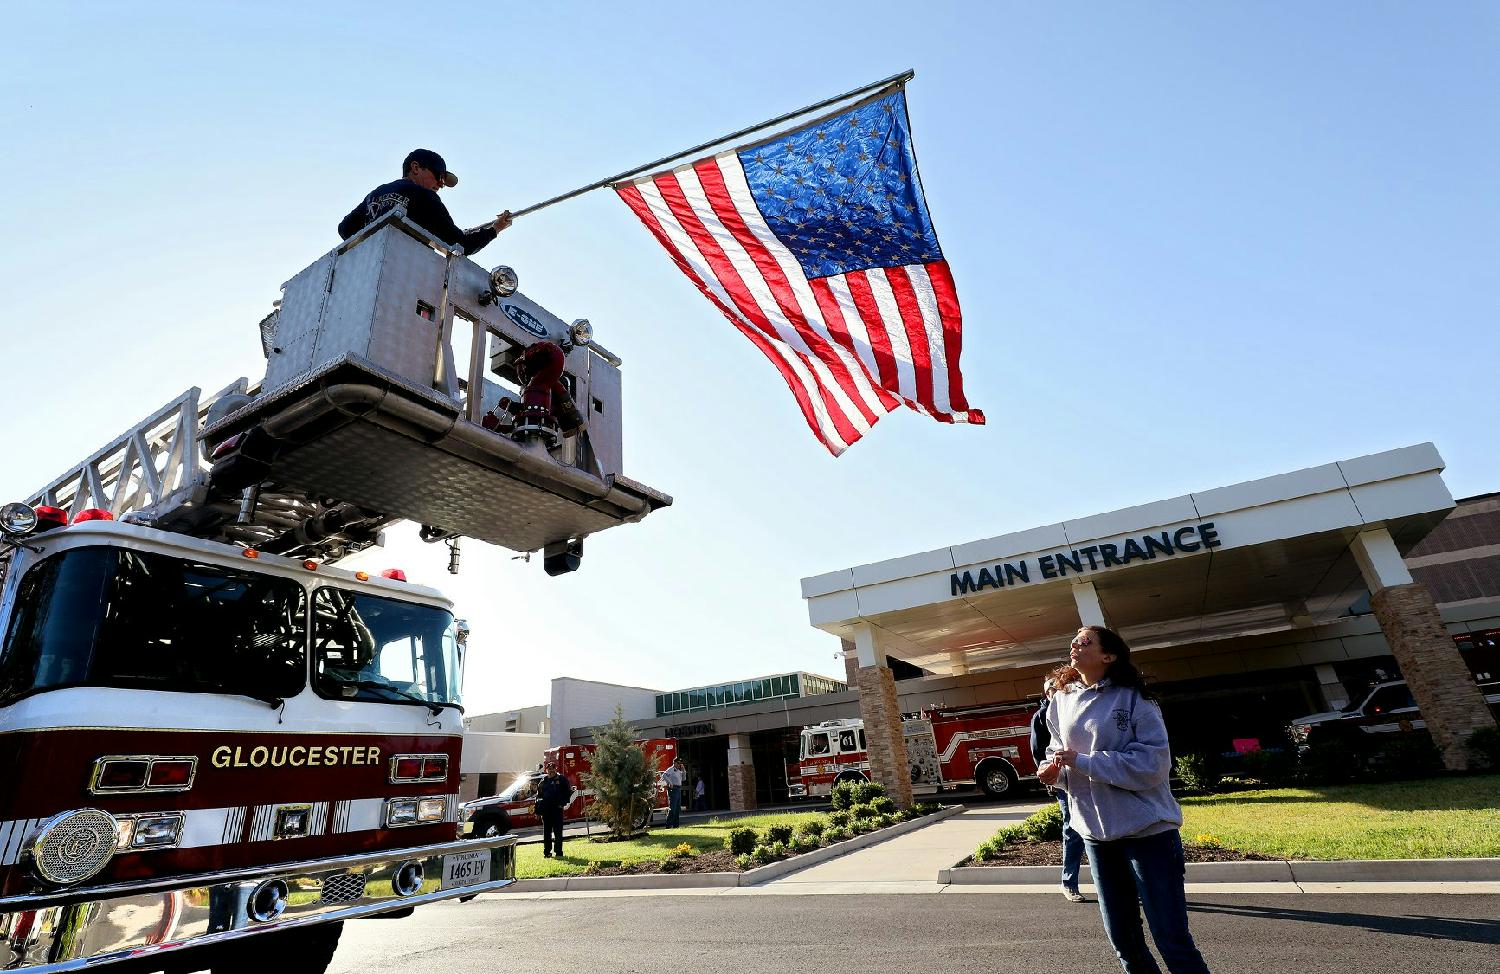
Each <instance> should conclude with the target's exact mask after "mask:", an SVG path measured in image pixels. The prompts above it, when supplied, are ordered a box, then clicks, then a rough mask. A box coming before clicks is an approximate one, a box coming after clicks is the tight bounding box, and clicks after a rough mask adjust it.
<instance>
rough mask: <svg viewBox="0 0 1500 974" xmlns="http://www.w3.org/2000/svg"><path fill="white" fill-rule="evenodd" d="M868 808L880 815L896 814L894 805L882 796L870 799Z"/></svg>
mask: <svg viewBox="0 0 1500 974" xmlns="http://www.w3.org/2000/svg"><path fill="white" fill-rule="evenodd" d="M870 807H871V808H873V809H875V811H877V812H879V813H880V814H882V815H894V814H896V803H895V802H894V801H892V800H891V799H889V798H887V797H886V796H884V795H879V796H876V797H875V798H872V799H870Z"/></svg>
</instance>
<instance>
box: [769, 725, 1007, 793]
mask: <svg viewBox="0 0 1500 974" xmlns="http://www.w3.org/2000/svg"><path fill="white" fill-rule="evenodd" d="M1035 713H1036V705H1035V704H986V705H983V706H978V707H957V708H951V709H950V708H938V709H935V710H929V711H924V712H923V713H921V714H918V715H916V716H912V717H907V718H905V719H904V720H903V721H902V729H903V736H904V737H905V738H906V754H907V762H908V765H909V767H910V770H911V782H912V791H913V792H915V793H917V794H931V793H933V792H936V791H939V790H943V789H947V788H957V787H963V786H969V785H976V784H977V785H978V786H979V787H980V788H981V789H983V790H984V792H985V793H986V794H988V795H992V796H994V795H1003V794H1005V793H1006V792H1009V791H1011V790H1013V789H1014V788H1015V787H1016V786H1017V784H1019V783H1020V782H1022V781H1033V780H1035V779H1036V762H1034V761H1032V760H1031V747H1030V741H1029V737H1030V734H1031V717H1032V715H1033V714H1035ZM800 754H801V761H800V762H799V765H798V772H799V775H800V779H801V780H800V781H798V780H793V781H792V782H791V783H790V786H789V790H790V792H791V795H792V797H793V798H805V797H813V798H824V797H827V796H828V795H829V794H830V793H831V792H832V791H833V786H834V785H836V784H838V783H839V782H841V781H868V780H869V778H870V754H869V751H868V750H867V749H866V747H865V724H864V721H863V720H860V719H859V718H857V717H856V718H852V719H846V720H829V721H824V722H823V723H821V724H817V725H815V726H813V727H804V728H803V729H802V744H801V750H800Z"/></svg>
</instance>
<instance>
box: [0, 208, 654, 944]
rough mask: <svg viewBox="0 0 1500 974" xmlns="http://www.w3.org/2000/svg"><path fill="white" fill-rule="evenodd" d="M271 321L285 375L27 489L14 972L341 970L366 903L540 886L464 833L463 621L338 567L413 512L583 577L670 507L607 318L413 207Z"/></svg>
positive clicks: (343, 254) (10, 801) (6, 887)
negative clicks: (348, 933) (552, 308)
mask: <svg viewBox="0 0 1500 974" xmlns="http://www.w3.org/2000/svg"><path fill="white" fill-rule="evenodd" d="M455 330H457V331H458V335H455ZM261 334H262V339H263V346H264V351H265V354H266V358H267V362H266V374H265V378H264V379H263V380H262V381H261V382H259V383H255V384H252V383H249V382H247V381H245V380H243V379H242V380H240V381H238V382H236V383H235V384H233V385H231V386H229V387H228V388H226V389H224V390H222V391H220V392H219V393H217V394H215V395H213V396H208V397H204V396H202V395H201V394H200V393H199V391H198V390H196V389H193V390H189V391H188V392H187V393H185V394H183V395H182V396H181V397H179V398H178V399H176V400H174V401H173V402H171V403H169V404H167V406H165V407H163V408H162V409H161V410H160V411H158V412H157V413H156V414H154V415H152V416H150V417H147V418H146V419H145V420H144V421H142V422H141V423H139V424H137V425H136V426H135V427H133V428H131V429H129V430H127V431H125V432H124V433H123V434H122V435H121V436H120V437H118V438H117V439H115V440H114V441H113V442H111V443H110V444H109V445H107V446H106V447H104V448H103V449H102V450H100V451H99V452H97V453H95V454H94V455H93V456H91V457H89V458H88V459H86V460H85V461H84V462H83V463H81V464H79V465H78V466H76V467H75V468H73V469H72V470H70V471H68V472H67V473H65V474H64V475H63V476H61V477H59V478H58V479H56V480H54V481H52V482H51V483H50V484H48V485H47V486H46V487H44V488H43V489H42V490H41V491H39V492H38V493H37V495H35V496H34V497H33V498H31V499H30V503H29V504H10V505H6V506H5V508H4V509H3V511H0V531H3V536H0V571H3V573H4V574H3V589H0V631H3V634H4V643H3V647H0V777H3V780H5V781H7V782H11V783H12V784H13V785H15V786H14V787H9V788H5V789H3V790H0V968H3V969H10V970H16V969H19V970H26V971H60V970H64V969H69V970H71V969H74V968H76V967H78V966H83V965H94V964H108V963H113V962H116V961H122V960H130V959H138V960H143V962H144V963H148V964H149V965H150V967H151V968H153V969H161V968H165V969H167V970H171V971H189V970H203V969H204V968H212V969H214V970H215V971H230V970H234V971H241V970H249V969H251V968H256V969H272V968H284V967H286V966H287V964H288V962H289V961H288V959H289V958H295V962H294V963H295V966H294V969H295V970H297V971H313V972H317V971H321V970H322V969H323V967H325V966H326V964H327V963H328V961H329V960H330V959H331V957H332V954H333V950H334V947H335V945H336V943H337V939H338V934H339V930H340V927H341V924H342V921H344V920H346V919H353V918H358V917H365V916H375V915H381V914H390V915H397V914H404V913H407V912H410V910H411V908H413V907H415V906H417V905H421V904H423V903H427V902H431V901H434V900H440V899H446V898H450V897H458V896H472V895H473V894H475V893H478V892H483V891H485V890H490V889H496V888H499V887H501V886H504V885H507V884H508V883H510V882H512V881H513V880H514V859H513V845H514V843H515V838H514V837H513V836H494V837H481V838H473V839H463V838H461V837H460V835H459V808H458V801H457V797H458V796H457V792H458V780H459V764H460V757H461V745H462V741H463V736H462V734H463V725H462V711H461V704H462V694H461V688H462V676H463V663H464V654H465V647H466V636H467V632H466V629H465V627H464V625H463V624H462V623H461V621H459V620H457V619H455V618H454V614H453V611H452V606H451V604H450V603H449V602H448V600H446V599H445V598H444V597H443V596H442V595H441V594H440V593H439V592H437V591H435V590H433V589H430V588H424V587H421V586H417V585H411V584H408V583H407V582H406V579H405V576H404V574H402V573H401V572H400V571H399V570H388V571H385V572H383V573H381V572H375V573H373V574H372V573H371V572H367V571H350V570H345V569H341V568H338V567H335V565H334V563H335V562H337V561H338V560H339V559H341V558H343V557H345V556H346V555H349V554H351V553H353V552H357V551H360V550H362V549H365V548H368V547H370V546H372V545H376V544H378V543H379V541H380V537H381V535H380V532H381V529H383V528H384V527H386V526H387V525H389V524H392V523H394V522H396V521H398V520H402V519H407V520H412V521H415V522H417V523H418V524H420V525H421V526H422V530H421V535H422V537H423V538H424V540H427V541H431V542H434V543H436V542H444V543H446V544H447V545H448V546H449V548H450V552H451V554H450V570H454V571H456V570H457V568H458V557H459V548H458V545H459V539H460V538H462V537H469V538H475V539H478V540H481V541H485V542H489V543H494V544H499V545H503V546H505V547H508V548H511V549H514V550H517V551H526V552H530V551H539V552H541V553H542V561H543V566H544V567H545V569H546V571H547V572H548V573H549V574H558V573H561V572H566V571H572V570H574V569H576V568H578V567H579V564H580V559H581V557H582V553H583V540H584V537H585V536H586V535H588V534H591V533H593V532H596V531H600V530H604V529H607V528H609V527H613V526H615V525H619V524H624V523H629V522H633V521H636V520H639V519H640V518H642V517H644V516H645V515H646V514H648V513H650V512H651V511H653V510H655V509H657V508H659V507H662V506H664V505H666V504H669V503H670V502H671V499H670V498H668V497H666V496H665V495H663V494H660V493H658V492H656V491H654V490H652V489H650V488H648V487H645V486H644V485H641V484H638V483H636V482H634V481H631V480H629V479H628V478H626V477H625V476H624V475H623V473H622V472H621V462H622V461H621V456H622V451H621V425H620V413H621V410H620V406H621V402H620V372H619V364H620V360H619V359H618V358H616V357H615V356H613V355H612V354H610V353H609V352H608V351H606V350H604V349H603V348H602V347H600V346H599V345H597V344H596V343H594V341H593V336H592V329H591V327H590V326H589V325H588V323H587V322H586V321H577V322H574V323H573V324H572V325H568V324H565V323H564V322H562V321H561V320H560V319H558V318H556V317H555V316H553V315H552V314H550V313H549V312H547V311H546V310H545V309H543V308H541V307H540V306H539V305H537V304H535V303H534V302H532V301H530V300H529V299H527V298H526V297H525V296H524V295H522V294H521V293H520V292H519V291H518V290H517V280H516V276H515V273H514V272H513V271H511V270H510V269H509V268H503V267H502V268H496V269H494V270H492V271H489V270H485V269H484V268H481V267H480V266H479V265H477V264H475V263H473V262H472V261H470V260H467V259H466V258H464V257H463V256H462V254H461V253H460V252H458V251H456V250H454V249H452V248H449V247H447V246H445V245H444V244H443V243H442V242H441V241H438V240H436V239H435V238H433V237H431V236H429V235H428V234H427V233H426V232H425V231H423V230H421V229H420V228H418V227H416V226H415V225H413V224H411V223H409V222H408V221H406V219H405V216H404V214H403V213H401V212H400V211H396V212H393V213H391V214H388V215H387V216H386V217H384V218H382V219H380V220H378V221H376V222H375V223H373V224H371V225H370V226H369V227H367V228H366V229H365V230H363V231H361V232H360V233H359V234H357V235H355V236H354V237H351V238H350V239H349V240H347V241H345V242H344V243H343V244H341V245H339V246H338V247H337V248H335V249H334V250H332V251H330V252H329V253H328V254H326V255H324V256H323V257H322V258H320V259H319V260H318V261H316V262H315V263H313V264H312V265H311V266H310V267H308V268H307V269H305V270H304V271H302V272H301V273H299V274H298V275H297V276H295V277H294V278H292V280H291V281H289V282H287V284H286V285H284V287H283V299H282V301H281V302H279V308H278V310H277V311H275V312H274V313H273V314H271V315H269V316H267V318H266V319H265V320H264V321H262V322H261ZM455 351H458V352H459V354H458V355H455ZM538 362H542V363H545V365H546V366H547V367H546V368H541V367H540V366H537V365H536V363H538ZM559 416H562V417H563V418H564V422H561V423H560V422H559V421H558V417H559ZM11 455H12V456H15V455H18V454H16V453H13V454H11Z"/></svg>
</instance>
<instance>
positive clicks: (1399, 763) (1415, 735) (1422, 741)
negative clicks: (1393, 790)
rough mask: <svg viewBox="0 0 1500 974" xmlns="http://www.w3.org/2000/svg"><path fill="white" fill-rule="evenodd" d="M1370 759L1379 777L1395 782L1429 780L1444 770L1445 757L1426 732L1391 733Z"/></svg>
mask: <svg viewBox="0 0 1500 974" xmlns="http://www.w3.org/2000/svg"><path fill="white" fill-rule="evenodd" d="M1389 736H1390V738H1391V739H1390V740H1388V741H1384V742H1382V746H1381V747H1380V750H1379V751H1378V752H1376V754H1374V755H1373V756H1372V757H1371V760H1370V769H1371V770H1372V771H1373V772H1374V773H1375V776H1376V777H1379V778H1386V779H1391V780H1395V781H1404V780H1406V779H1408V778H1426V777H1429V776H1431V775H1435V774H1437V773H1438V772H1440V771H1442V770H1443V756H1442V753H1441V752H1440V751H1438V749H1437V745H1436V744H1434V743H1432V737H1431V736H1429V735H1428V734H1427V733H1426V732H1425V731H1420V732H1412V733H1409V734H1391V735H1389Z"/></svg>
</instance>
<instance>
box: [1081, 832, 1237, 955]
mask: <svg viewBox="0 0 1500 974" xmlns="http://www.w3.org/2000/svg"><path fill="white" fill-rule="evenodd" d="M1084 846H1085V847H1086V848H1087V850H1088V855H1089V870H1090V871H1091V872H1092V873H1093V877H1094V889H1095V890H1097V891H1098V893H1099V913H1100V915H1101V916H1102V917H1103V918H1104V932H1105V933H1106V934H1107V935H1108V936H1109V943H1110V946H1112V947H1114V949H1115V954H1116V956H1118V957H1119V958H1120V966H1121V967H1123V968H1124V969H1125V974H1161V968H1160V967H1158V966H1156V960H1155V958H1153V957H1152V956H1151V952H1150V951H1149V950H1147V949H1146V936H1145V934H1144V933H1143V932H1142V931H1141V912H1142V910H1143V909H1144V911H1145V914H1146V924H1147V925H1148V926H1149V927H1150V928H1151V939H1152V940H1154V941H1156V949H1157V951H1158V952H1160V954H1161V957H1162V960H1164V961H1166V962H1167V970H1168V971H1170V972H1171V974H1208V965H1207V964H1205V963H1203V955H1202V954H1200V953H1198V946H1197V945H1196V944H1194V943H1193V935H1192V934H1191V933H1189V932H1188V915H1187V893H1186V891H1185V890H1184V888H1183V883H1184V878H1185V876H1186V875H1187V867H1186V865H1185V864H1184V862H1183V858H1182V836H1181V835H1180V834H1179V833H1178V831H1177V830H1176V829H1173V830H1171V831H1170V832H1158V833H1157V834H1156V835H1148V836H1144V837H1142V838H1139V839H1117V840H1115V841H1114V842H1094V841H1091V840H1087V839H1086V840H1084Z"/></svg>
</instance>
